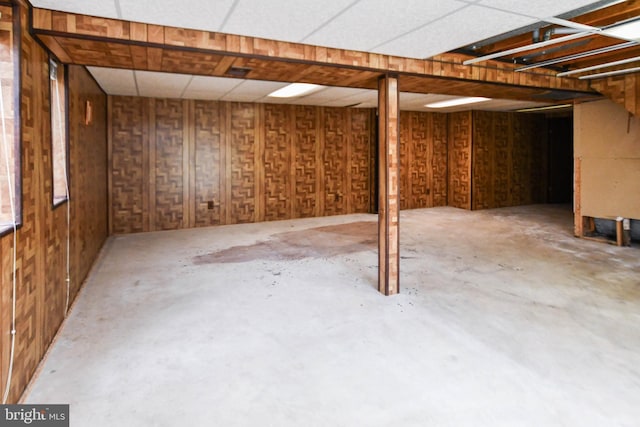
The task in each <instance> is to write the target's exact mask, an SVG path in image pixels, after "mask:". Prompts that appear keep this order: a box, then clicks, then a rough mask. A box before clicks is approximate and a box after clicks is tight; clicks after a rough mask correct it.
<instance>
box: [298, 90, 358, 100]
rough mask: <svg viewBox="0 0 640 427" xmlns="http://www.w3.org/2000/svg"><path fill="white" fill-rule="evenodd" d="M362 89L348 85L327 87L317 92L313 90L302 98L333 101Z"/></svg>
mask: <svg viewBox="0 0 640 427" xmlns="http://www.w3.org/2000/svg"><path fill="white" fill-rule="evenodd" d="M364 90H366V89H357V88H348V87H327V88H325V89H322V90H319V91H317V92H313V93H311V94H309V95H307V96H305V97H304V98H305V99H308V100H312V101H315V102H324V101H333V100H336V99H342V98H347V97H350V96H354V95H359V94H360V93H362V91H364Z"/></svg>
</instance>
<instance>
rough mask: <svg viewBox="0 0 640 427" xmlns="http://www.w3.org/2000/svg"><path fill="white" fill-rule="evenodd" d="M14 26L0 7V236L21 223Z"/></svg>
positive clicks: (9, 13) (8, 8)
mask: <svg viewBox="0 0 640 427" xmlns="http://www.w3.org/2000/svg"><path fill="white" fill-rule="evenodd" d="M16 34H19V33H18V26H17V24H16V23H14V22H13V10H12V8H11V6H4V5H2V6H0V101H1V102H0V235H2V234H5V233H8V232H10V231H15V229H16V228H17V227H18V226H19V225H20V222H21V201H22V198H21V197H20V193H21V192H20V138H19V135H20V133H19V131H18V129H19V117H20V114H19V111H16V109H17V107H16V105H15V101H14V100H15V98H16V88H17V85H18V82H19V81H20V79H19V67H18V66H17V64H18V55H17V52H18V51H19V50H18V49H19V39H20V37H17V36H16Z"/></svg>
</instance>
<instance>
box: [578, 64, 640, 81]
mask: <svg viewBox="0 0 640 427" xmlns="http://www.w3.org/2000/svg"><path fill="white" fill-rule="evenodd" d="M638 71H640V67H633V68H625V69H624V70H616V71H608V72H606V73H598V74H588V75H586V76H580V77H578V78H579V79H580V80H591V79H601V78H603V77H609V76H619V75H621V74H629V73H637V72H638Z"/></svg>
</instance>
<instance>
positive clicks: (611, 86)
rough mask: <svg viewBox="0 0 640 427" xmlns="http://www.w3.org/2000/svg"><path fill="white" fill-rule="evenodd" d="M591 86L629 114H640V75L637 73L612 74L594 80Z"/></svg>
mask: <svg viewBox="0 0 640 427" xmlns="http://www.w3.org/2000/svg"><path fill="white" fill-rule="evenodd" d="M591 87H592V88H593V89H595V90H597V91H598V92H600V93H601V94H603V95H605V96H606V97H607V98H609V99H611V100H612V101H613V102H615V103H616V104H619V105H622V106H624V108H625V109H626V110H627V111H628V112H630V113H631V114H633V115H635V116H636V117H638V114H640V77H639V76H638V74H631V75H626V76H613V77H607V78H604V79H598V80H594V81H593V82H592V83H591Z"/></svg>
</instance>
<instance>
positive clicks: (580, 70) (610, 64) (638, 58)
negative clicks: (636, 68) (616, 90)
mask: <svg viewBox="0 0 640 427" xmlns="http://www.w3.org/2000/svg"><path fill="white" fill-rule="evenodd" d="M638 61H640V56H634V57H633V58H627V59H621V60H620V61H613V62H607V63H606V64H598V65H592V66H591V67H585V68H578V69H577V70H571V71H565V72H564V73H558V74H556V77H562V76H568V75H570V74H578V73H586V72H587V71H593V70H599V69H600V68H608V67H615V66H616V65H624V64H628V63H630V62H638Z"/></svg>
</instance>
